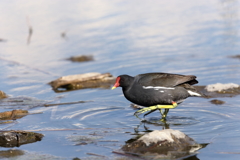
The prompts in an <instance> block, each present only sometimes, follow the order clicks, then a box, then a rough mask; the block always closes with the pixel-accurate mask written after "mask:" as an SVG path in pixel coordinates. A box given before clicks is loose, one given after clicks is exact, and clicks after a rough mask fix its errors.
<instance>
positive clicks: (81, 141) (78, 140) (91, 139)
mask: <svg viewBox="0 0 240 160" xmlns="http://www.w3.org/2000/svg"><path fill="white" fill-rule="evenodd" d="M102 138H103V137H102V136H83V135H74V136H69V137H68V139H69V140H70V141H72V142H75V145H87V144H91V143H96V142H97V141H98V140H99V139H102Z"/></svg>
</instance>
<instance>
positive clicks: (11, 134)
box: [0, 130, 43, 147]
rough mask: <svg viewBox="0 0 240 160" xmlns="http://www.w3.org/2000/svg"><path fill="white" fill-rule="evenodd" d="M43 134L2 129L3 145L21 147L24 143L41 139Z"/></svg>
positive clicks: (1, 142)
mask: <svg viewBox="0 0 240 160" xmlns="http://www.w3.org/2000/svg"><path fill="white" fill-rule="evenodd" d="M42 137H43V134H40V133H34V132H26V131H14V130H11V131H0V146H1V147H19V146H21V145H23V144H27V143H33V142H36V141H41V139H42Z"/></svg>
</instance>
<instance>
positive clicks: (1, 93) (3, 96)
mask: <svg viewBox="0 0 240 160" xmlns="http://www.w3.org/2000/svg"><path fill="white" fill-rule="evenodd" d="M7 97H8V96H7V95H6V93H4V92H3V91H0V99H3V98H7Z"/></svg>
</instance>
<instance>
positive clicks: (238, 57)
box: [229, 54, 240, 59]
mask: <svg viewBox="0 0 240 160" xmlns="http://www.w3.org/2000/svg"><path fill="white" fill-rule="evenodd" d="M229 57H230V58H235V59H240V55H239V54H238V55H234V56H229Z"/></svg>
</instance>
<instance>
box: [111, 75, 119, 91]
mask: <svg viewBox="0 0 240 160" xmlns="http://www.w3.org/2000/svg"><path fill="white" fill-rule="evenodd" d="M119 81H120V77H117V79H116V82H115V84H114V86H113V87H112V89H115V88H117V87H119V86H120V83H119Z"/></svg>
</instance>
